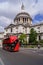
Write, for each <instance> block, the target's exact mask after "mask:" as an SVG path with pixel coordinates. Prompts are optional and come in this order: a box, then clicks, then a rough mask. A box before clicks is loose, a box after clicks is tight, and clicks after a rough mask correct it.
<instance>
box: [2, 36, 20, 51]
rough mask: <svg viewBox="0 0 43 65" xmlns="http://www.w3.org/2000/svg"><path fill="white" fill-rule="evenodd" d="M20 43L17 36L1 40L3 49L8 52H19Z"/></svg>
mask: <svg viewBox="0 0 43 65" xmlns="http://www.w3.org/2000/svg"><path fill="white" fill-rule="evenodd" d="M19 47H20V43H19V40H18V37H17V36H10V37H9V38H6V39H4V40H3V49H5V50H8V51H19Z"/></svg>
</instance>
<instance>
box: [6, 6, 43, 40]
mask: <svg viewBox="0 0 43 65" xmlns="http://www.w3.org/2000/svg"><path fill="white" fill-rule="evenodd" d="M22 6H23V5H22ZM23 7H24V6H23ZM31 28H34V29H35V30H36V32H37V34H38V36H37V40H39V38H40V39H43V23H39V24H35V25H32V18H31V16H30V15H29V14H28V13H27V12H25V11H24V8H23V9H22V11H21V12H20V13H18V14H17V15H16V17H15V18H14V24H10V25H9V26H7V27H6V28H5V35H6V34H9V35H10V34H13V35H17V36H19V35H20V34H22V33H24V34H26V35H27V40H29V34H30V29H31Z"/></svg>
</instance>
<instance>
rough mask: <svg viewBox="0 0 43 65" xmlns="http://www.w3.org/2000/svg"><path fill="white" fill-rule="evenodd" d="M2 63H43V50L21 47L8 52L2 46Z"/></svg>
mask: <svg viewBox="0 0 43 65" xmlns="http://www.w3.org/2000/svg"><path fill="white" fill-rule="evenodd" d="M0 65H43V50H40V49H39V50H38V49H24V48H20V51H19V52H8V51H5V50H3V49H1V48H0Z"/></svg>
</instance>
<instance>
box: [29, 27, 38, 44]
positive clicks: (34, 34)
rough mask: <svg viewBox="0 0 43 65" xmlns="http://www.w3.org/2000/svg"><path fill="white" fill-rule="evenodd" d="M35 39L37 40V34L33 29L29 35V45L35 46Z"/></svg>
mask: <svg viewBox="0 0 43 65" xmlns="http://www.w3.org/2000/svg"><path fill="white" fill-rule="evenodd" d="M36 39H37V33H36V31H35V30H34V29H33V28H31V30H30V35H29V43H31V44H35V43H36Z"/></svg>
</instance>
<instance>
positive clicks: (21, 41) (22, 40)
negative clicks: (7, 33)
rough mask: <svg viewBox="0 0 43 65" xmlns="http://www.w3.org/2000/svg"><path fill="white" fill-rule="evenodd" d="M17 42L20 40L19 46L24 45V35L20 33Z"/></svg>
mask: <svg viewBox="0 0 43 65" xmlns="http://www.w3.org/2000/svg"><path fill="white" fill-rule="evenodd" d="M19 40H20V43H21V44H25V43H26V34H24V33H22V34H21V35H20V36H19Z"/></svg>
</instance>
